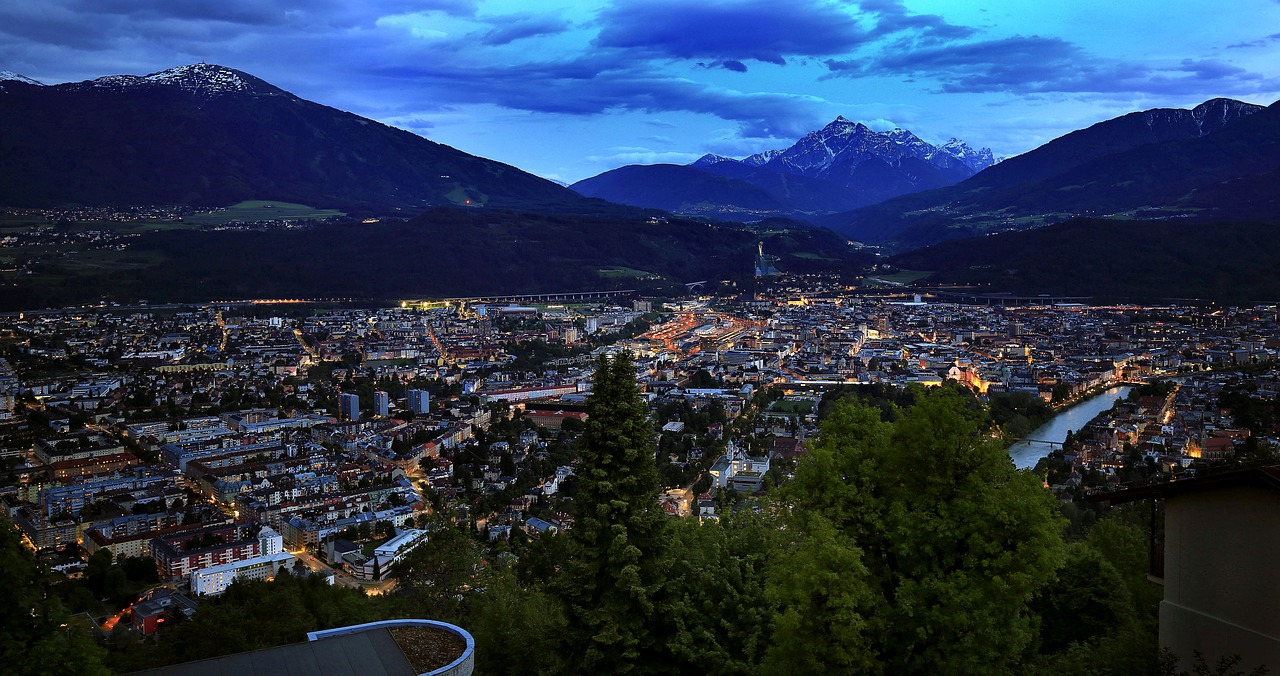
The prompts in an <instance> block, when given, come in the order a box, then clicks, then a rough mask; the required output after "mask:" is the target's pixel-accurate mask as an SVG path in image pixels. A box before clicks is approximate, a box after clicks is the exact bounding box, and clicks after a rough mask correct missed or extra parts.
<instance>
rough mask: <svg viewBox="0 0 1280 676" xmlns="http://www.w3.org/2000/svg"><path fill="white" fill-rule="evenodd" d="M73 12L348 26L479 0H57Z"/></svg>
mask: <svg viewBox="0 0 1280 676" xmlns="http://www.w3.org/2000/svg"><path fill="white" fill-rule="evenodd" d="M55 1H61V3H64V4H65V6H68V8H69V9H72V10H73V12H77V13H82V14H100V15H120V17H128V18H131V19H140V18H141V19H157V18H166V19H183V20H220V22H228V23H237V24H244V26H285V24H288V26H315V27H328V28H342V27H351V26H362V24H369V23H371V22H372V20H374V19H376V18H378V17H385V15H388V14H403V13H413V12H416V13H422V12H443V13H445V14H452V15H457V17H472V15H475V12H476V0H419V1H415V0H380V1H378V3H352V1H347V0H311V1H308V3H301V4H300V3H297V1H294V0H165V1H164V3H156V1H154V0H55Z"/></svg>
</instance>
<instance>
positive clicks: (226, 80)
mask: <svg viewBox="0 0 1280 676" xmlns="http://www.w3.org/2000/svg"><path fill="white" fill-rule="evenodd" d="M84 84H87V85H89V86H91V87H94V88H97V89H131V88H136V87H177V88H179V89H182V90H185V91H188V92H191V93H192V94H201V95H204V96H214V95H218V94H227V93H234V92H250V93H256V94H273V93H278V92H280V90H279V89H277V88H275V87H274V86H272V85H270V84H268V83H267V82H264V81H262V80H259V79H258V78H256V77H253V76H252V75H248V74H246V73H241V72H240V71H238V70H234V69H231V68H227V67H226V66H219V65H216V64H212V63H195V64H190V65H186V66H178V67H176V68H169V69H167V70H162V71H159V72H156V73H152V74H150V75H144V76H137V75H108V76H106V77H100V78H98V79H96V80H91V81H89V82H87V83H84Z"/></svg>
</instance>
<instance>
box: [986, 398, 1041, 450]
mask: <svg viewBox="0 0 1280 676" xmlns="http://www.w3.org/2000/svg"><path fill="white" fill-rule="evenodd" d="M988 399H989V401H990V405H991V422H992V423H994V424H995V425H996V426H997V427H999V428H1000V430H1001V431H1002V432H1003V433H1004V437H1005V439H1007V440H1009V441H1013V440H1014V439H1023V438H1026V436H1027V435H1029V434H1031V432H1032V430H1034V429H1036V428H1037V427H1039V426H1040V425H1043V424H1044V423H1045V422H1048V420H1049V419H1050V418H1052V417H1053V413H1054V412H1053V407H1052V406H1050V405H1049V404H1048V403H1046V402H1045V400H1044V399H1041V398H1040V397H1038V396H1036V395H1034V394H1031V393H1030V392H1012V393H1009V394H1003V393H1000V394H992V395H991V396H990V397H989V398H988Z"/></svg>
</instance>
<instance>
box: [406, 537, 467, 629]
mask: <svg viewBox="0 0 1280 676" xmlns="http://www.w3.org/2000/svg"><path fill="white" fill-rule="evenodd" d="M427 530H429V531H430V532H431V534H430V536H429V537H430V541H429V542H428V543H427V544H426V545H423V546H421V547H417V548H415V549H414V550H413V551H412V552H409V554H408V555H407V556H405V558H404V559H403V560H402V561H400V563H398V564H396V567H395V569H394V570H393V571H392V572H393V574H394V576H395V577H396V579H397V580H399V584H397V585H396V593H395V596H394V602H395V604H396V605H397V607H399V608H401V609H403V610H404V611H405V612H406V613H407V614H408V615H410V616H412V617H427V618H431V619H438V620H444V621H447V622H448V621H457V620H459V618H461V617H462V613H463V603H464V601H465V600H466V598H467V597H468V596H469V595H470V594H471V593H472V591H473V588H474V587H475V575H476V570H477V569H478V567H479V566H480V544H479V543H478V542H476V541H475V540H474V539H472V538H471V536H470V535H468V534H467V533H466V532H464V531H463V530H461V529H459V528H458V527H456V526H454V525H453V524H451V523H448V522H447V521H445V520H443V519H437V520H436V521H435V522H434V523H432V524H429V525H428V526H427Z"/></svg>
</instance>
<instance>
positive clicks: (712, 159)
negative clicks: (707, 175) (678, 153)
mask: <svg viewBox="0 0 1280 676" xmlns="http://www.w3.org/2000/svg"><path fill="white" fill-rule="evenodd" d="M721 162H737V160H735V159H733V158H732V157H725V156H724V155H716V154H715V153H707V154H706V155H703V156H702V157H699V158H698V159H696V160H694V161H692V162H690V163H689V166H691V167H706V166H710V165H712V164H720V163H721Z"/></svg>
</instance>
